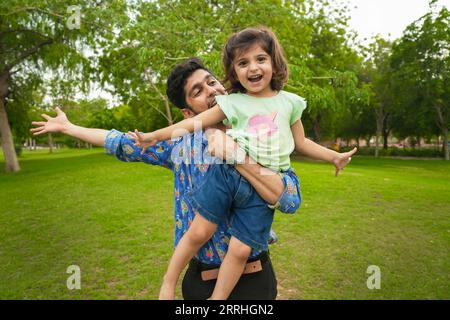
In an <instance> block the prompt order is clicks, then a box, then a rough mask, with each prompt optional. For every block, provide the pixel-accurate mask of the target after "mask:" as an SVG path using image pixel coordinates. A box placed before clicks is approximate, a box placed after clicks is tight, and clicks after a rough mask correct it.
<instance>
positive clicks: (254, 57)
mask: <svg viewBox="0 0 450 320" xmlns="http://www.w3.org/2000/svg"><path fill="white" fill-rule="evenodd" d="M233 68H234V72H235V73H236V76H237V78H238V80H239V82H240V83H241V84H242V86H243V87H244V88H245V89H246V90H247V94H248V95H251V96H256V97H271V96H274V95H276V91H274V90H272V88H271V87H270V81H271V80H272V75H273V69H272V59H271V57H270V55H269V54H268V53H267V52H266V51H264V50H263V49H262V48H261V46H260V45H258V44H255V45H253V46H251V47H250V48H249V49H248V50H246V51H244V52H242V53H241V54H240V55H239V56H237V57H236V58H235V59H234V61H233Z"/></svg>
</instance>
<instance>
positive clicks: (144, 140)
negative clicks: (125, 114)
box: [128, 129, 158, 154]
mask: <svg viewBox="0 0 450 320" xmlns="http://www.w3.org/2000/svg"><path fill="white" fill-rule="evenodd" d="M128 136H129V137H130V139H131V140H133V141H134V142H135V143H134V145H135V146H137V147H139V148H141V149H142V151H141V154H144V153H145V150H147V148H148V147H152V146H154V145H155V144H157V143H158V140H157V139H156V138H155V137H154V136H153V135H152V133H151V132H150V133H145V134H142V133H140V132H139V131H138V130H137V129H134V132H132V131H128Z"/></svg>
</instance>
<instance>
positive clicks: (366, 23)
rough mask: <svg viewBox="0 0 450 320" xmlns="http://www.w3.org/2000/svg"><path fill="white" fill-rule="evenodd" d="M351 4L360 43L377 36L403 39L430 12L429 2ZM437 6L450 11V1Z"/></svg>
mask: <svg viewBox="0 0 450 320" xmlns="http://www.w3.org/2000/svg"><path fill="white" fill-rule="evenodd" d="M347 1H348V2H349V4H350V5H349V8H350V16H351V19H350V27H351V29H353V30H355V31H356V32H357V33H358V39H359V40H363V39H364V38H370V37H372V36H375V35H376V34H380V35H381V36H383V38H387V39H390V40H394V39H397V38H400V37H401V35H402V33H403V31H404V30H405V29H406V27H407V26H408V25H409V24H410V23H412V22H413V21H415V20H417V19H419V18H420V17H421V16H423V15H424V14H425V13H427V12H428V10H429V6H428V0H347ZM437 6H438V7H442V6H445V7H447V8H449V9H450V0H439V1H438V2H437ZM355 7H356V8H355ZM389 34H390V35H389Z"/></svg>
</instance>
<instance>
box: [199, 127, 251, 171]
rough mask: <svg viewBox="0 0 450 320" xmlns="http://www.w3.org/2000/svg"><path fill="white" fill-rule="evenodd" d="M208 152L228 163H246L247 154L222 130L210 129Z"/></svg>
mask: <svg viewBox="0 0 450 320" xmlns="http://www.w3.org/2000/svg"><path fill="white" fill-rule="evenodd" d="M206 134H207V137H208V152H209V153H210V154H211V155H212V156H215V157H217V158H220V159H223V160H225V162H226V163H244V162H245V152H244V151H243V150H242V149H241V148H239V145H238V144H237V143H236V142H235V141H234V140H233V139H232V138H231V137H230V136H228V135H226V134H225V133H224V132H223V131H221V130H213V129H209V130H208V131H207V132H206Z"/></svg>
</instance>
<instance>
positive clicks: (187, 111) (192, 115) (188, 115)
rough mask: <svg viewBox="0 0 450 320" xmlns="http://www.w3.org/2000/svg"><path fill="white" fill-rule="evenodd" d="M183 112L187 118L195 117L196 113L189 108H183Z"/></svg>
mask: <svg viewBox="0 0 450 320" xmlns="http://www.w3.org/2000/svg"><path fill="white" fill-rule="evenodd" d="M181 113H182V114H183V116H184V118H185V119H187V118H192V117H195V113H194V112H192V110H191V109H189V108H184V109H181Z"/></svg>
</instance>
